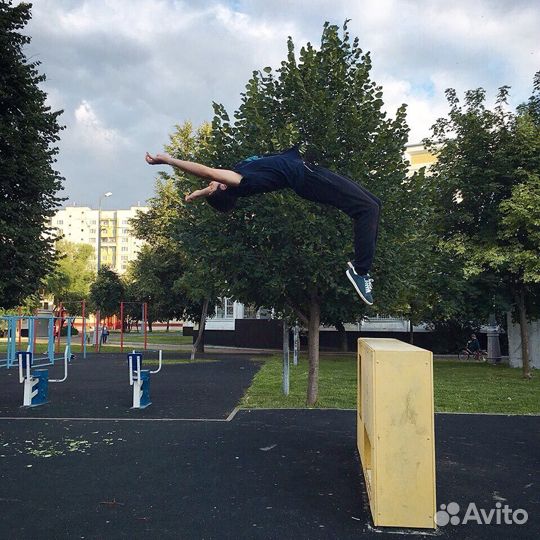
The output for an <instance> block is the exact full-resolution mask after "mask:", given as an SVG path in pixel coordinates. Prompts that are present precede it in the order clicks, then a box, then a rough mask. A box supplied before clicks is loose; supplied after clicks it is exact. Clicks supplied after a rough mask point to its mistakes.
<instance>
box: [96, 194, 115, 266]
mask: <svg viewBox="0 0 540 540" xmlns="http://www.w3.org/2000/svg"><path fill="white" fill-rule="evenodd" d="M111 195H112V193H111V192H110V191H107V193H104V194H103V195H101V197H100V198H99V201H98V220H97V271H98V272H99V269H100V268H101V201H102V200H103V198H104V197H110V196H111Z"/></svg>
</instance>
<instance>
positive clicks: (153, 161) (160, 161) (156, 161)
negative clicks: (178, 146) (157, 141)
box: [145, 152, 170, 165]
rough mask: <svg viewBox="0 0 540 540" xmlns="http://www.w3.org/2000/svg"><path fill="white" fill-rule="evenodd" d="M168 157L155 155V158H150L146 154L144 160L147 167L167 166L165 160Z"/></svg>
mask: <svg viewBox="0 0 540 540" xmlns="http://www.w3.org/2000/svg"><path fill="white" fill-rule="evenodd" d="M169 157H170V156H169V155H167V154H157V155H156V156H152V155H150V154H149V153H148V152H146V156H145V160H146V163H148V164H149V165H167V163H168V161H167V159H168V158H169Z"/></svg>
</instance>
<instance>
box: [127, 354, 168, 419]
mask: <svg viewBox="0 0 540 540" xmlns="http://www.w3.org/2000/svg"><path fill="white" fill-rule="evenodd" d="M145 352H157V353H158V358H159V365H158V368H157V369H156V370H155V371H150V370H149V369H141V367H142V361H143V355H142V352H140V351H133V352H132V353H129V354H128V365H129V384H130V385H131V386H133V407H132V409H144V408H146V407H148V405H151V404H152V402H151V401H150V375H154V374H155V373H159V371H160V370H161V364H162V357H163V351H145Z"/></svg>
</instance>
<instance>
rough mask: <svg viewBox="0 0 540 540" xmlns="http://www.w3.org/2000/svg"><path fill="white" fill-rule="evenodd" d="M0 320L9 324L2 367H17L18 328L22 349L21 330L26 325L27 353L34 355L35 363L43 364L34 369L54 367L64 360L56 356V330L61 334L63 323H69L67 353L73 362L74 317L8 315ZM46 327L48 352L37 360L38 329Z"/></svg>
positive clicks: (1, 361) (0, 361)
mask: <svg viewBox="0 0 540 540" xmlns="http://www.w3.org/2000/svg"><path fill="white" fill-rule="evenodd" d="M0 320H2V321H6V322H7V330H8V333H7V355H6V358H3V359H0V367H5V368H11V367H13V366H14V365H15V363H16V361H17V360H18V358H17V326H19V347H20V329H21V327H22V324H23V323H25V324H26V325H27V327H28V342H27V349H26V350H27V352H31V353H32V358H33V362H42V363H41V364H38V365H33V367H44V366H49V365H54V362H55V361H57V360H62V358H63V356H59V355H56V354H55V329H57V332H58V334H60V331H61V328H62V326H63V322H64V321H66V322H67V326H66V328H67V333H66V351H67V354H68V359H69V360H71V328H72V326H73V321H74V320H75V318H74V317H70V316H67V317H66V316H63V317H52V316H44V315H6V316H2V317H0ZM39 326H41V327H43V326H45V327H46V328H47V352H46V354H45V355H44V356H41V357H39V358H35V354H36V352H35V349H36V340H37V333H38V327H39ZM64 355H65V353H64Z"/></svg>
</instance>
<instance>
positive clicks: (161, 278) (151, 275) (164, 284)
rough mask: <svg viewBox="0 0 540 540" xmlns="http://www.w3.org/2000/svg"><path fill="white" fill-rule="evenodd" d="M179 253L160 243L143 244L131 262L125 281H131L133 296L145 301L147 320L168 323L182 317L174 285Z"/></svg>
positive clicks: (165, 243) (180, 300) (177, 273)
mask: <svg viewBox="0 0 540 540" xmlns="http://www.w3.org/2000/svg"><path fill="white" fill-rule="evenodd" d="M183 270H184V266H183V264H182V259H181V254H180V253H178V251H177V250H175V249H174V247H173V246H172V245H171V243H170V242H166V241H164V242H163V243H160V244H157V245H150V244H147V245H145V246H143V248H142V249H141V251H140V252H139V254H138V256H137V259H136V260H135V261H134V262H133V263H132V265H131V267H130V271H129V278H130V279H131V280H132V281H133V285H134V288H135V291H136V293H135V295H136V296H137V297H138V298H140V299H142V300H144V301H146V302H148V320H149V326H150V328H151V322H152V321H169V320H171V319H174V318H181V317H182V316H183V309H182V300H183V298H182V296H180V295H179V291H178V288H177V287H176V286H175V283H176V281H177V279H178V276H179V275H181V274H182V273H183Z"/></svg>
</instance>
